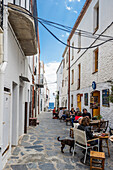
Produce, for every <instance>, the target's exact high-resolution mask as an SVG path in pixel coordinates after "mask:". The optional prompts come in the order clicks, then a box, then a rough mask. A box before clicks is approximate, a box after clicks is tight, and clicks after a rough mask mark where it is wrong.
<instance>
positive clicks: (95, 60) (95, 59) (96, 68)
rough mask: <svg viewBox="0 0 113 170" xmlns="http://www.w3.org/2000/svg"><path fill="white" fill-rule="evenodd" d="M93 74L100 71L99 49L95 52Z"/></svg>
mask: <svg viewBox="0 0 113 170" xmlns="http://www.w3.org/2000/svg"><path fill="white" fill-rule="evenodd" d="M93 65H94V66H93V67H94V70H93V73H95V72H97V71H98V48H97V49H96V50H95V51H94V63H93Z"/></svg>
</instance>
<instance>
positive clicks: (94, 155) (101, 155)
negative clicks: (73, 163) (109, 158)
mask: <svg viewBox="0 0 113 170" xmlns="http://www.w3.org/2000/svg"><path fill="white" fill-rule="evenodd" d="M93 159H97V160H101V162H97V161H93ZM104 162H105V153H104V152H96V151H91V152H90V170H92V169H101V170H104ZM92 163H94V164H100V165H101V166H102V167H96V166H92Z"/></svg>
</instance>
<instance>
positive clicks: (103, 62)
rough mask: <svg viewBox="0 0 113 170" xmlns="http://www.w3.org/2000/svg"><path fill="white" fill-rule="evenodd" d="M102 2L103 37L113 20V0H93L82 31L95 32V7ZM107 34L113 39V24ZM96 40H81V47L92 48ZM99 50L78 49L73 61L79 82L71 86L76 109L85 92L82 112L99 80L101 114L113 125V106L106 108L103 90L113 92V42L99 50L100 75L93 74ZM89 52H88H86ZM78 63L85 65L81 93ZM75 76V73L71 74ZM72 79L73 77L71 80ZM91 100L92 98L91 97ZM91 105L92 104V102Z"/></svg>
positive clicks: (101, 23) (82, 66) (76, 42)
mask: <svg viewBox="0 0 113 170" xmlns="http://www.w3.org/2000/svg"><path fill="white" fill-rule="evenodd" d="M97 2H99V10H100V11H99V14H100V16H99V29H98V30H97V32H96V34H100V33H101V32H103V31H104V30H105V29H106V28H107V27H108V25H110V24H111V22H112V21H113V10H112V6H113V1H112V0H109V3H108V0H104V1H103V0H99V1H97V0H95V1H92V2H91V4H90V6H89V8H88V10H87V12H86V13H85V15H84V17H83V19H82V21H81V22H80V24H79V26H78V29H80V30H85V31H89V32H91V33H93V32H94V6H95V5H96V3H97ZM104 34H105V35H109V36H113V25H111V26H110V27H109V28H108V29H107V30H106V31H105V32H104ZM93 41H94V40H93V39H91V38H84V37H82V38H81V47H88V46H89V45H90V44H91V43H92V42H93ZM73 42H74V44H75V46H77V44H78V36H77V35H75V34H74V35H73V36H72V38H71V41H70V44H71V45H72V43H73ZM101 42H102V41H99V40H98V41H96V43H95V44H94V45H96V44H98V43H101ZM94 50H95V49H89V50H87V51H86V52H85V50H81V51H80V52H79V53H78V50H74V59H73V60H71V70H72V69H74V72H75V75H74V77H75V79H74V84H73V85H71V84H70V86H71V95H72V94H73V95H74V106H75V107H77V94H78V93H83V97H82V101H81V102H82V109H83V108H84V107H86V106H84V93H89V97H90V93H91V92H92V91H93V89H92V87H91V85H92V82H93V81H95V82H96V83H97V88H96V90H99V91H100V114H101V115H102V116H103V117H104V118H105V119H109V120H110V122H113V118H112V117H111V115H112V114H113V107H112V104H110V107H103V106H102V90H103V89H110V84H108V83H107V82H106V81H107V80H113V74H112V71H113V42H108V43H105V44H104V45H102V46H100V47H99V60H98V64H99V65H98V72H96V73H95V74H92V72H93V55H94V54H93V51H94ZM84 52H85V53H84ZM70 55H71V57H72V49H71V54H70ZM77 59H78V60H77ZM78 64H81V87H80V90H77V79H78ZM70 73H71V71H70ZM70 79H72V75H71V77H70ZM89 101H90V98H89ZM89 104H90V103H89ZM86 108H87V109H88V111H90V112H91V110H90V107H89V106H88V107H86Z"/></svg>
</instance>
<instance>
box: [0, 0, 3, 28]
mask: <svg viewBox="0 0 113 170" xmlns="http://www.w3.org/2000/svg"><path fill="white" fill-rule="evenodd" d="M0 27H1V28H2V29H3V0H0Z"/></svg>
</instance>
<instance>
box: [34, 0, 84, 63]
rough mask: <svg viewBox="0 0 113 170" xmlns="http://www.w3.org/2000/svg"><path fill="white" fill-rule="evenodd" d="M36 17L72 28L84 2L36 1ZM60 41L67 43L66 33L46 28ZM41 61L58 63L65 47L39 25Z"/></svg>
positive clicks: (72, 0) (65, 0) (61, 0)
mask: <svg viewBox="0 0 113 170" xmlns="http://www.w3.org/2000/svg"><path fill="white" fill-rule="evenodd" d="M37 2H38V3H37V4H38V16H39V17H41V18H43V19H47V20H50V21H54V22H57V23H61V24H63V25H67V26H71V27H73V25H74V23H75V21H76V19H77V17H78V15H79V13H80V11H81V9H82V7H83V5H84V3H85V0H37ZM48 28H49V29H51V31H52V32H53V33H54V34H55V35H56V36H58V38H60V39H61V40H62V41H64V42H67V38H68V33H66V32H63V31H60V30H56V29H55V28H52V27H48ZM39 36H40V49H41V55H40V57H41V60H43V61H44V63H52V62H60V61H61V59H62V54H63V52H64V49H65V46H64V45H62V44H60V43H59V42H58V41H57V40H55V39H54V38H53V37H52V36H51V35H50V34H49V33H48V32H47V31H46V30H45V28H43V27H42V26H41V25H40V24H39Z"/></svg>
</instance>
